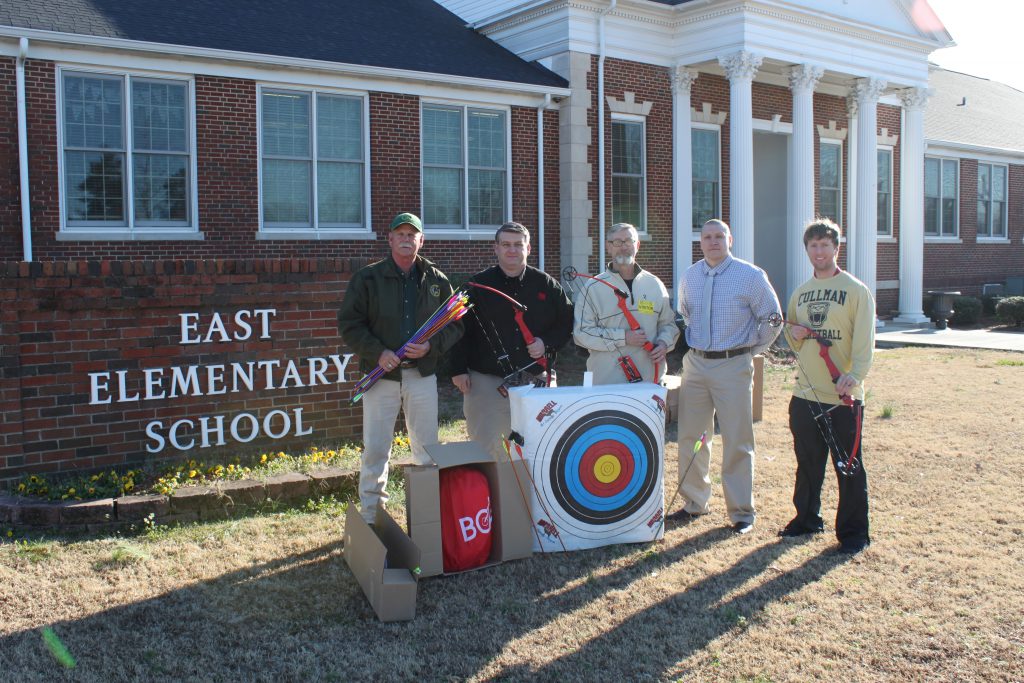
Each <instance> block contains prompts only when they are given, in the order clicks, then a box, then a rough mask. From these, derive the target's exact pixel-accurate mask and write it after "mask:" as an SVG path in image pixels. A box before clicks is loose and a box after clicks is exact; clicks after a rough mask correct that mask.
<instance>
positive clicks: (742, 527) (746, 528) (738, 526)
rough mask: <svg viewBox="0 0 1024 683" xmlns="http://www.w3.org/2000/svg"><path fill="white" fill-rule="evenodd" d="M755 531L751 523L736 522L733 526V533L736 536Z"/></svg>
mask: <svg viewBox="0 0 1024 683" xmlns="http://www.w3.org/2000/svg"><path fill="white" fill-rule="evenodd" d="M753 530H754V525H753V523H751V522H736V523H735V524H733V525H732V531H733V533H736V534H748V533H750V532H751V531H753Z"/></svg>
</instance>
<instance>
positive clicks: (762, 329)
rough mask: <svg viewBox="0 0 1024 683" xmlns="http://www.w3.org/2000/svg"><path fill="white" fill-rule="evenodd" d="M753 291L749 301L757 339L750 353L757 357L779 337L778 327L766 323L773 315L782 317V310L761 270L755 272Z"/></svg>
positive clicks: (766, 276) (777, 298)
mask: <svg viewBox="0 0 1024 683" xmlns="http://www.w3.org/2000/svg"><path fill="white" fill-rule="evenodd" d="M753 289H754V292H755V296H754V299H753V300H752V301H751V311H752V312H753V314H754V320H755V321H756V323H757V326H756V332H755V334H756V335H757V339H756V341H755V342H754V348H753V349H752V351H751V353H752V354H754V355H757V354H759V353H762V352H763V351H765V350H766V349H767V348H768V347H769V346H771V345H772V342H773V341H775V338H776V337H778V336H779V332H781V331H782V330H780V329H779V326H776V325H771V324H769V322H768V320H769V318H771V317H772V316H773V315H782V309H781V307H780V306H779V297H777V296H776V295H775V290H774V289H772V285H771V283H770V282H769V281H768V275H767V274H766V273H765V272H764V271H763V270H761V269H758V270H757V286H755V287H754V288H753Z"/></svg>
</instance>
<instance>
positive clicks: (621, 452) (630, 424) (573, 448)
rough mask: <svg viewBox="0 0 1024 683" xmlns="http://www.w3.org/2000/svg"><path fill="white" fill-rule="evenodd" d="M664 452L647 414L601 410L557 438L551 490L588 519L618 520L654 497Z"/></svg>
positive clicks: (568, 508) (573, 511) (597, 523)
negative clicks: (643, 416) (642, 417)
mask: <svg viewBox="0 0 1024 683" xmlns="http://www.w3.org/2000/svg"><path fill="white" fill-rule="evenodd" d="M659 452H660V448H659V442H658V439H657V437H656V436H655V435H654V433H653V432H652V431H651V429H650V428H649V427H648V426H647V425H646V424H645V423H644V422H643V421H642V420H640V419H637V417H635V416H633V415H630V414H629V413H626V412H623V411H620V410H599V411H595V412H593V413H591V414H588V415H585V416H583V417H582V418H580V419H578V420H576V421H575V422H574V423H573V424H572V425H570V426H569V427H568V428H567V429H565V431H564V432H563V433H562V436H561V437H560V438H559V439H558V441H557V443H556V444H555V447H554V449H553V451H552V454H551V460H550V469H549V474H550V479H549V482H550V490H551V495H552V496H553V498H554V500H555V501H556V502H557V504H558V506H559V507H560V508H561V509H562V510H563V511H564V512H565V513H566V514H568V515H569V516H570V517H572V518H573V519H575V520H577V521H578V522H580V523H582V524H585V525H594V526H606V525H614V524H616V523H618V522H621V521H623V520H625V519H628V518H630V517H631V516H633V515H635V514H637V512H638V511H640V510H641V509H642V508H644V507H645V506H646V505H648V504H649V503H650V501H651V499H652V497H653V495H654V494H655V491H656V489H657V487H658V484H659V482H660V467H661V464H660V462H659ZM595 460H600V461H601V462H600V467H595ZM616 463H617V464H616Z"/></svg>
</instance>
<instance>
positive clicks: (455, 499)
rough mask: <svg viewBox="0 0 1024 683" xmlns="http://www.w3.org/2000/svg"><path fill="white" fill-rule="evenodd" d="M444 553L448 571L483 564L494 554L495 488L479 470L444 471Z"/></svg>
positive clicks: (442, 530)
mask: <svg viewBox="0 0 1024 683" xmlns="http://www.w3.org/2000/svg"><path fill="white" fill-rule="evenodd" d="M440 481H441V555H442V559H443V561H444V570H445V572H460V571H463V570H466V569H472V568H473V567H479V566H480V565H482V564H485V563H486V562H487V558H489V557H490V556H491V521H492V517H491V487H490V485H489V484H488V483H487V477H486V476H484V473H483V472H481V471H480V470H478V469H475V468H473V467H470V466H468V465H464V466H461V467H448V468H445V469H443V470H441V472H440Z"/></svg>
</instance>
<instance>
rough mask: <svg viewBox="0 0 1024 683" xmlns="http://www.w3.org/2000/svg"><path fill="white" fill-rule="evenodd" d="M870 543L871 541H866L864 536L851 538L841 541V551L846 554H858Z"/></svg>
mask: <svg viewBox="0 0 1024 683" xmlns="http://www.w3.org/2000/svg"><path fill="white" fill-rule="evenodd" d="M869 545H871V541H866V540H864V539H863V538H850V539H847V540H845V541H840V542H839V552H841V553H842V554H844V555H856V554H857V553H859V552H860V551H862V550H864V549H865V548H867V547H868V546H869Z"/></svg>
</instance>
